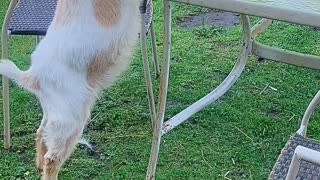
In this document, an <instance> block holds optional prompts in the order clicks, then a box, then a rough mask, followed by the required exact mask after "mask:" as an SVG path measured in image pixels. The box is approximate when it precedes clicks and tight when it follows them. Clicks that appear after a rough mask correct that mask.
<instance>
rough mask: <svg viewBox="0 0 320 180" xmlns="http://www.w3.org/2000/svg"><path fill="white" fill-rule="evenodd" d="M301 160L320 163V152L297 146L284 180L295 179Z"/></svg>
mask: <svg viewBox="0 0 320 180" xmlns="http://www.w3.org/2000/svg"><path fill="white" fill-rule="evenodd" d="M301 160H305V161H309V162H311V163H314V164H318V165H320V152H319V151H315V150H312V149H309V148H306V147H303V146H297V148H296V149H295V151H294V154H293V157H292V160H291V163H290V167H289V171H288V174H287V177H286V180H292V179H296V176H297V175H298V172H299V167H300V163H301Z"/></svg>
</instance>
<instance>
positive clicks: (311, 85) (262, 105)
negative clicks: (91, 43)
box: [0, 0, 320, 180]
mask: <svg viewBox="0 0 320 180" xmlns="http://www.w3.org/2000/svg"><path fill="white" fill-rule="evenodd" d="M8 2H9V1H8V0H7V1H4V2H2V5H1V7H0V23H1V24H2V19H3V18H4V15H5V10H6V8H7V5H8ZM155 7H156V8H155V25H156V30H157V38H158V39H157V40H158V47H159V52H160V53H162V27H163V25H162V14H161V12H162V5H161V1H160V0H158V1H156V3H155ZM201 11H206V10H205V9H201V8H194V7H191V6H185V5H178V4H174V9H173V15H174V18H173V33H172V63H171V72H170V73H171V74H170V85H169V94H168V105H169V107H168V110H167V113H166V116H165V118H166V119H168V118H170V117H172V116H174V115H175V114H176V113H178V112H179V111H180V110H182V109H184V108H185V107H187V106H188V105H190V104H191V103H192V102H194V101H196V100H198V99H199V98H201V97H202V96H204V95H205V94H206V93H208V92H210V91H211V90H212V88H214V87H216V86H217V85H218V84H219V83H220V82H221V80H223V78H224V77H225V76H226V75H227V73H228V72H229V71H230V70H231V68H232V65H233V63H234V61H235V60H236V58H237V55H238V54H239V50H240V46H241V44H242V43H241V27H240V26H235V27H233V28H230V29H221V28H217V27H212V26H211V27H200V28H196V29H185V28H182V27H179V26H178V25H177V21H178V20H179V19H180V18H182V17H184V16H186V15H189V14H194V13H197V12H201ZM259 40H260V41H262V42H264V43H266V44H268V45H273V46H278V47H282V48H287V49H290V50H295V51H298V52H303V53H309V54H315V55H320V43H319V36H316V39H314V36H313V32H312V31H310V29H309V28H307V27H304V26H298V25H292V24H288V23H282V22H275V23H274V24H273V25H272V26H271V27H270V28H269V29H268V30H267V31H266V32H265V33H264V34H263V35H262V36H260V37H259ZM149 44H150V42H149ZM34 45H35V40H34V38H33V37H12V38H10V50H9V52H10V59H13V60H14V61H15V62H16V63H17V64H18V66H19V67H21V68H23V69H26V68H27V67H28V64H29V63H30V59H29V57H30V54H31V52H32V51H33V50H34V47H35V46H34ZM149 47H150V46H149ZM319 79H320V73H319V71H315V70H310V69H305V68H299V67H295V66H291V65H285V64H278V63H274V62H269V61H268V62H260V61H257V58H256V57H254V56H251V57H250V59H249V62H248V64H247V66H246V69H245V71H244V73H243V74H242V76H241V78H240V79H239V80H238V81H237V83H236V84H235V86H234V87H232V89H231V90H230V91H229V92H228V93H227V94H226V95H225V96H223V98H221V99H220V100H219V101H217V102H216V103H215V104H212V105H210V106H209V107H207V108H206V109H204V110H202V111H201V112H200V113H198V114H196V115H195V116H193V117H192V118H191V119H190V120H188V121H187V122H185V123H183V124H182V125H181V126H179V127H178V128H176V129H175V130H173V131H172V132H170V133H169V134H168V135H166V136H165V137H164V138H163V141H162V144H161V151H160V156H159V163H158V169H157V174H156V177H157V179H227V178H229V179H266V178H267V177H268V174H269V172H270V170H271V168H272V167H273V164H274V163H275V160H276V158H277V156H278V154H279V152H280V150H281V149H282V147H283V146H284V144H285V142H286V140H287V139H288V138H289V136H290V135H291V134H292V133H293V132H295V131H296V130H297V129H298V126H299V122H300V120H301V118H302V116H303V113H304V111H305V109H306V107H307V105H308V103H309V102H310V100H311V99H312V97H313V95H315V93H316V92H317V91H318V90H319V87H320V83H319ZM158 84H159V82H158V81H157V80H155V81H154V85H158ZM267 85H270V86H272V87H274V88H276V89H277V91H274V90H272V89H270V88H267V89H266V90H265V91H263V89H264V88H265V87H266V86H267ZM10 87H11V91H10V97H11V98H10V109H11V128H12V148H11V149H10V150H5V149H4V148H3V140H2V139H3V135H2V134H1V135H0V169H1V170H0V179H8V180H9V179H10V180H11V179H39V174H38V172H37V171H36V169H35V166H34V164H35V162H34V152H35V148H34V139H35V132H36V129H37V127H38V125H39V123H40V119H41V111H40V107H39V103H38V101H37V100H36V99H35V97H33V96H31V95H30V94H28V93H26V92H25V91H22V90H21V89H19V88H18V87H17V86H15V85H14V84H11V85H10ZM156 92H157V91H156ZM0 111H1V112H2V109H0ZM148 112H149V110H148V103H147V98H146V91H145V84H144V80H143V71H142V63H141V58H140V51H139V46H137V48H136V53H135V56H134V59H133V61H132V64H131V68H130V70H129V71H127V72H126V73H125V74H124V75H123V77H122V78H121V80H120V81H119V82H117V83H116V84H115V85H114V86H113V87H112V88H110V89H108V90H106V91H105V92H104V95H103V96H102V98H101V99H100V100H99V101H98V102H97V104H96V106H95V108H94V111H93V113H92V116H93V117H95V116H96V121H94V122H92V123H90V124H89V125H88V127H87V128H86V130H85V133H84V136H85V137H87V138H88V139H90V141H91V142H92V143H93V144H94V145H95V148H96V150H97V153H95V154H93V153H89V152H88V151H87V150H86V149H85V148H77V149H76V151H75V152H74V153H73V154H72V156H71V158H70V159H69V160H68V161H67V162H66V164H65V165H64V166H63V168H62V171H61V173H60V177H61V179H144V177H145V172H146V168H147V164H148V158H149V151H150V144H151V134H152V130H151V123H150V120H149V119H150V117H149V114H148ZM319 118H320V114H319V112H316V113H314V116H313V117H312V119H311V124H310V126H309V131H308V136H309V137H312V138H317V139H319V138H320V135H319V130H320V122H319ZM2 126H3V124H2V123H0V129H2V128H3V127H2ZM240 131H242V132H243V133H245V134H246V135H247V136H249V137H250V138H251V139H250V138H248V137H246V136H245V135H244V134H243V133H242V132H240Z"/></svg>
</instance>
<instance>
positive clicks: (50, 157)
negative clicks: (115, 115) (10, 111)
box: [0, 0, 140, 180]
mask: <svg viewBox="0 0 320 180" xmlns="http://www.w3.org/2000/svg"><path fill="white" fill-rule="evenodd" d="M139 5H140V0H58V4H57V9H56V13H55V16H54V19H53V21H52V23H51V25H50V27H49V29H48V31H47V35H46V36H45V37H44V39H43V40H42V41H41V42H40V43H39V44H38V46H37V48H36V50H35V51H34V52H33V54H32V56H31V66H30V68H29V69H28V70H27V71H21V70H19V69H18V68H17V67H16V65H15V64H14V63H13V62H11V61H9V60H1V61H0V74H2V75H4V76H7V77H9V78H10V79H12V80H13V81H15V82H16V83H17V84H18V85H20V86H21V87H23V88H25V89H26V90H28V91H30V92H32V93H33V94H35V95H36V96H37V98H38V99H39V101H40V104H41V107H42V110H43V119H42V121H41V125H40V127H39V129H38V130H37V138H36V147H37V148H36V149H37V153H36V161H37V168H38V169H39V170H41V171H43V173H42V179H43V180H54V179H57V178H58V173H59V170H60V167H61V166H62V164H63V163H64V162H65V160H66V159H67V158H68V157H69V156H70V154H71V153H72V151H73V149H74V147H75V145H76V144H77V142H78V140H79V138H80V137H81V136H82V133H83V129H84V127H85V124H86V122H87V120H88V119H89V117H90V111H91V108H92V106H93V105H94V103H95V101H96V98H97V96H98V94H99V92H100V91H101V90H102V89H103V88H105V87H108V86H110V85H112V83H113V82H114V81H115V80H116V78H117V76H119V75H120V74H121V73H122V72H123V71H124V70H125V69H126V67H127V66H128V65H129V62H130V61H129V58H130V55H131V51H132V49H133V47H134V45H135V43H136V40H137V37H138V34H139V30H140V28H139V27H140V26H139V24H140V22H139V21H140V14H139Z"/></svg>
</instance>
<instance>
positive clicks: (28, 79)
mask: <svg viewBox="0 0 320 180" xmlns="http://www.w3.org/2000/svg"><path fill="white" fill-rule="evenodd" d="M21 84H22V86H23V87H25V88H26V89H28V90H30V91H32V92H38V91H39V90H40V83H39V79H38V78H35V77H33V76H32V75H31V74H26V75H25V76H23V77H22V79H21Z"/></svg>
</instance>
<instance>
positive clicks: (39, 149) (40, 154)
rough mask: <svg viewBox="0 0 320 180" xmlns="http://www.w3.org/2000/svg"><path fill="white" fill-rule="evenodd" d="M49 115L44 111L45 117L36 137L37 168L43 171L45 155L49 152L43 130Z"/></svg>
mask: <svg viewBox="0 0 320 180" xmlns="http://www.w3.org/2000/svg"><path fill="white" fill-rule="evenodd" d="M47 120H48V119H47V115H46V113H45V112H44V114H43V118H42V120H41V124H40V126H39V128H38V130H37V137H36V165H37V169H38V170H39V171H40V172H42V171H43V165H44V155H45V154H46V153H47V147H46V145H45V143H44V141H43V135H42V134H43V131H44V126H45V124H46V123H47Z"/></svg>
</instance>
